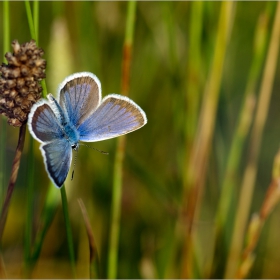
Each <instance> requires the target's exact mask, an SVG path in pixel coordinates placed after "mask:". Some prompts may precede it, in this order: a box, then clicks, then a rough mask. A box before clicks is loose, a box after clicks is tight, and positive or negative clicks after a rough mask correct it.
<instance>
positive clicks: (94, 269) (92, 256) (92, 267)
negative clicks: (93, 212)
mask: <svg viewBox="0 0 280 280" xmlns="http://www.w3.org/2000/svg"><path fill="white" fill-rule="evenodd" d="M78 203H79V206H80V208H81V212H82V215H83V218H84V223H85V227H86V231H87V235H88V243H89V277H90V279H93V278H100V270H99V258H98V253H97V248H96V244H95V240H94V236H93V232H92V229H91V226H90V221H89V217H88V213H87V210H86V207H85V205H84V203H83V200H82V199H81V198H79V199H78Z"/></svg>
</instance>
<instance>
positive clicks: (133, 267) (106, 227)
mask: <svg viewBox="0 0 280 280" xmlns="http://www.w3.org/2000/svg"><path fill="white" fill-rule="evenodd" d="M227 5H229V6H227ZM277 5H278V4H277V2H267V1H266V2H261V1H258V2H230V4H229V3H228V4H225V3H223V2H211V1H207V2H185V1H181V2H159V1H156V2H144V1H143V2H142V1H140V2H138V3H137V5H136V17H135V29H134V37H133V38H134V41H133V45H132V60H131V72H130V90H129V96H130V98H132V99H133V100H134V101H135V102H136V103H137V104H138V105H139V106H140V107H141V108H142V109H143V110H144V111H145V112H146V114H147V118H148V123H147V125H146V126H144V127H143V128H141V129H140V130H137V131H135V132H133V133H131V134H129V135H127V138H126V149H125V159H124V168H123V187H122V200H121V221H120V238H119V253H118V266H117V269H118V274H117V276H118V278H180V277H192V278H209V277H215V278H224V277H226V276H229V275H230V276H231V278H233V277H234V276H235V274H227V273H226V267H227V264H228V262H231V259H230V258H229V256H230V250H231V249H230V248H231V244H232V243H231V242H232V236H233V232H234V224H235V222H236V219H237V217H238V215H237V213H238V209H239V207H240V204H239V203H240V196H243V198H244V194H243V193H242V185H243V184H242V182H243V177H244V174H245V170H246V168H247V167H248V162H249V160H250V151H251V148H252V146H254V143H255V141H260V146H259V148H258V149H257V156H256V158H255V160H254V164H255V167H256V169H255V171H256V179H255V181H254V182H253V187H252V189H253V190H252V194H249V195H248V194H247V195H248V200H247V201H248V204H247V205H246V207H248V211H249V212H248V215H247V216H246V214H244V215H245V216H244V217H245V230H247V228H248V225H249V221H250V219H251V217H252V214H253V213H257V212H258V211H260V209H261V207H262V203H263V202H264V201H265V195H266V192H267V190H268V188H269V185H270V184H271V182H272V169H273V166H274V165H273V162H274V157H275V155H276V154H277V152H278V149H279V139H280V125H279V120H280V110H279V106H280V94H279V90H280V89H279V88H280V83H279V81H280V80H279V77H280V68H279V66H280V64H279V58H278V52H277V51H276V55H275V56H274V57H273V60H274V61H275V62H276V68H275V71H272V72H273V74H272V77H273V78H272V82H271V85H272V88H271V91H270V90H269V91H270V92H271V97H269V100H268V102H269V103H268V104H269V107H268V112H267V115H266V117H265V119H264V129H263V130H262V131H261V133H260V134H259V135H258V137H257V138H258V139H254V134H252V133H253V132H254V129H253V127H254V123H255V121H256V111H257V109H256V108H258V106H259V105H258V104H259V96H260V92H261V85H262V81H263V77H264V73H265V65H266V63H267V57H268V56H267V54H268V50H269V46H270V42H271V40H272V35H273V34H274V33H273V32H272V30H273V26H274V22H275V21H276V14H277ZM127 7H128V2H119V1H114V2H105V1H104V2H103V1H100V2H98V1H94V2H93V1H76V2H75V1H73V2H72V1H69V2H68V1H67V2H60V1H54V2H52V1H40V2H39V11H40V13H39V42H38V45H39V47H41V48H43V49H44V51H45V55H44V58H45V59H46V61H47V70H46V84H47V89H48V92H51V93H53V94H56V89H57V86H58V84H59V83H60V82H61V81H62V80H63V79H64V78H65V77H66V76H68V75H70V74H72V73H74V72H80V71H89V72H92V73H94V74H96V75H97V77H98V78H99V79H100V81H101V85H102V94H103V96H105V95H107V94H109V93H121V73H122V72H121V69H122V60H123V45H124V36H125V28H126V17H127ZM2 14H3V3H0V15H2ZM1 17H2V16H0V18H1ZM223 28H224V29H225V30H223ZM219 32H220V33H221V34H224V35H223V36H226V39H225V42H226V43H224V48H223V47H222V43H221V44H219V43H217V34H219ZM275 34H276V36H277V38H278V37H279V34H280V32H277V31H276V33H275ZM10 36H11V40H13V39H17V40H18V41H19V42H20V43H24V42H27V41H29V40H30V39H31V37H30V32H29V27H28V21H27V16H26V10H25V3H24V2H16V1H15V2H14V1H12V2H10ZM2 38H3V26H2V21H0V53H1V54H3V55H2V61H4V53H3V43H2V42H1V41H2ZM256 38H257V39H256ZM277 38H276V46H275V48H276V49H277V50H278V48H279V42H278V41H279V38H278V39H277ZM219 42H223V40H220V41H219ZM256 53H257V54H256ZM215 55H217V56H219V55H220V56H221V57H220V60H219V59H216V58H215ZM256 56H258V58H257V61H258V62H254V61H255V57H256ZM215 63H216V64H217V67H219V66H218V65H221V67H220V72H219V70H217V69H215ZM254 63H255V64H256V65H257V66H254V67H255V68H256V69H257V70H252V67H253V66H252V65H253V64H254ZM255 64H254V65H255ZM254 71H255V72H254ZM251 72H254V74H250V73H251ZM214 73H218V75H216V76H215V77H212V75H214ZM219 75H220V78H219ZM217 76H218V77H217ZM252 77H253V78H252ZM211 80H215V81H216V85H217V86H216V94H214V95H213V96H212V95H211V93H209V92H211V90H212V89H213V88H211V85H212V84H211V83H212V82H211ZM252 80H253V82H252V83H253V84H254V85H253V87H252V88H253V90H252V92H251V94H252V96H251V99H250V100H251V104H252V106H253V105H254V104H255V106H254V107H253V109H252V111H249V110H247V112H248V114H249V119H250V121H249V124H248V127H247V132H246V133H245V136H244V142H243V144H242V145H240V146H239V150H238V151H239V152H237V153H240V154H241V156H240V159H239V160H238V164H237V165H236V168H235V169H234V170H232V177H231V179H230V182H231V183H232V184H233V186H232V189H231V191H230V193H229V196H230V197H228V199H229V200H230V207H229V208H230V209H229V210H228V211H227V212H224V213H226V219H225V222H224V224H223V226H222V229H221V233H219V234H221V235H219V234H218V233H217V231H215V229H216V227H217V224H218V227H219V225H220V224H219V222H217V216H219V214H221V213H222V212H223V211H224V209H223V207H220V206H219V205H220V203H221V199H222V189H223V186H224V184H223V182H224V178H225V172H226V166H227V161H228V159H229V154H230V149H231V145H232V143H233V139H234V137H235V135H236V127H237V126H238V123H239V118H240V117H239V116H240V112H241V109H242V106H243V103H244V100H245V92H246V88H247V87H248V83H249V82H251V81H252ZM214 83H215V82H214ZM268 88H269V87H268ZM214 91H215V90H214ZM269 94H270V93H268V95H269ZM210 95H211V96H212V97H211V98H212V99H211V98H210V99H207V96H210ZM207 102H208V103H209V102H210V103H211V102H213V104H216V105H213V104H212V105H213V106H212V107H211V106H210V108H212V110H210V111H206V113H205V111H204V109H203V108H204V105H205V103H207ZM252 106H251V107H252ZM251 107H250V106H249V108H251ZM264 110H265V109H264ZM203 114H206V117H204V120H207V118H209V120H213V124H211V121H209V124H208V125H206V127H208V128H209V129H210V136H209V137H207V136H201V135H204V134H203V133H202V134H201V130H202V129H201V127H203V126H201V121H199V119H200V120H201V119H203V117H202V115H203ZM207 114H209V116H207ZM1 129H3V124H2V127H1ZM6 129H7V135H8V136H7V139H8V140H7V143H6V147H5V150H4V151H5V165H4V166H1V167H0V168H1V172H3V173H4V183H1V185H0V186H1V197H0V200H1V202H2V201H3V200H4V197H5V192H6V186H7V184H8V179H9V175H10V170H11V166H12V161H13V157H14V151H15V148H16V144H17V136H18V129H16V128H13V127H7V128H6ZM252 135H253V136H252ZM199 137H200V138H199ZM203 137H204V138H203ZM203 139H204V140H205V139H206V141H207V143H208V146H207V149H206V151H204V150H203V147H202V146H201V149H200V143H203V141H204V140H203ZM29 141H30V135H29V133H27V137H26V143H25V149H24V154H23V157H22V162H21V166H20V171H19V176H18V180H17V184H16V188H15V191H14V193H13V198H12V202H11V205H10V208H9V215H8V220H7V224H6V227H5V232H4V236H3V239H2V242H1V259H2V266H1V267H2V268H1V269H2V270H4V271H5V273H6V276H7V277H9V278H21V277H23V270H24V251H23V248H24V232H25V224H26V207H27V192H26V185H27V174H28V172H29V162H28V152H29V151H28V147H29ZM116 143H117V142H116V140H115V139H111V140H107V141H102V142H97V143H92V144H91V146H92V147H95V148H97V149H100V150H103V151H106V152H109V155H108V156H106V155H103V154H101V153H99V152H96V151H93V150H90V149H88V148H86V147H81V148H80V149H79V152H78V157H77V162H76V166H75V175H74V180H73V181H71V180H70V178H67V181H66V183H65V186H66V192H67V195H68V206H69V213H70V221H71V226H72V230H73V238H74V249H75V257H76V267H77V276H78V277H79V278H87V277H89V249H88V239H87V233H86V229H85V225H84V222H83V218H82V214H81V211H80V208H79V205H78V202H77V199H78V198H81V199H82V200H83V202H84V204H85V207H86V209H87V211H88V215H89V219H90V224H91V228H92V231H93V234H94V238H95V242H96V248H97V251H98V255H99V261H100V271H101V277H103V278H106V277H107V267H108V266H107V260H108V250H109V235H110V229H111V226H110V222H111V205H112V184H113V176H114V160H115V151H116ZM201 145H203V144H201ZM195 149H197V150H196V151H198V152H197V153H198V154H200V153H202V156H201V159H202V161H203V163H204V164H205V167H204V168H203V167H201V163H199V162H198V163H197V164H196V163H195V161H193V160H192V156H193V155H194V153H193V152H192V151H194V150H195ZM34 157H35V159H34V160H35V175H34V185H35V186H34V194H33V218H34V219H33V229H34V230H33V235H34V236H33V238H35V236H36V232H37V231H38V228H39V227H40V220H41V218H42V209H43V207H44V205H45V201H46V197H47V193H48V189H49V188H50V186H49V179H48V177H47V174H46V172H45V169H44V165H43V160H42V156H41V154H40V151H39V144H38V143H35V148H34ZM194 157H195V155H194ZM202 165H203V164H202ZM71 170H72V169H71ZM193 173H194V174H197V173H198V174H201V175H196V176H197V177H196V178H197V181H198V182H200V181H201V183H198V184H200V186H199V187H198V193H199V195H198V196H194V197H193V196H192V195H193V193H195V192H193V190H195V189H196V185H195V184H192V183H191V182H192V181H191V179H190V178H192V174H193ZM200 176H201V177H200ZM68 177H71V176H68ZM200 178H201V180H200ZM55 195H56V196H57V197H58V199H60V193H59V190H57V194H55ZM277 195H278V194H277V193H276V194H275V195H273V196H275V197H276V198H278V197H277ZM246 199H247V197H245V200H246ZM192 202H193V203H194V205H195V206H194V208H191V206H189V205H192ZM189 207H190V208H189ZM192 209H195V214H194V215H193V216H192V217H191V218H190V220H189V215H188V214H189V213H193V211H192ZM239 210H240V209H239ZM271 210H273V211H271V212H269V215H267V216H266V217H265V220H264V225H263V228H262V230H261V231H260V236H259V240H258V241H257V244H256V248H254V249H253V250H252V253H253V254H252V255H250V256H251V258H250V260H249V261H247V263H246V264H247V265H249V267H250V269H247V270H248V271H247V272H246V273H245V274H244V275H245V276H244V277H249V278H280V269H279V262H280V245H279V236H280V235H279V232H280V219H279V216H280V208H279V205H277V204H275V205H273V207H272V209H271ZM184 211H186V213H187V214H186V215H184V213H185V212H184ZM189 224H191V225H192V228H191V230H189V227H188V225H189ZM189 232H191V233H190V234H189ZM221 236H222V237H221ZM220 237H221V238H220ZM250 238H251V239H252V237H250V236H249V237H248V235H246V234H245V233H243V234H241V238H240V240H239V242H240V244H241V249H242V250H241V252H240V253H239V255H237V256H236V257H235V260H233V261H235V262H237V263H238V264H239V263H242V262H241V256H242V251H243V250H244V248H245V246H246V242H247V241H248V239H249V240H250ZM190 240H191V241H190ZM189 244H192V245H191V246H189ZM217 244H218V245H217ZM219 245H220V247H219ZM253 256H254V257H253ZM237 266H238V265H237ZM245 270H246V269H245ZM186 271H187V272H186ZM2 272H3V271H2ZM30 277H34V278H71V277H72V274H71V269H70V263H69V254H68V247H67V242H66V231H65V223H64V218H63V213H62V209H61V205H60V203H59V204H58V207H57V210H56V212H55V215H54V217H53V220H52V222H51V224H50V227H49V228H48V230H47V233H46V236H45V238H44V242H43V247H42V250H41V252H40V256H39V259H38V261H37V262H36V265H35V267H34V269H33V271H32V273H31V275H30Z"/></svg>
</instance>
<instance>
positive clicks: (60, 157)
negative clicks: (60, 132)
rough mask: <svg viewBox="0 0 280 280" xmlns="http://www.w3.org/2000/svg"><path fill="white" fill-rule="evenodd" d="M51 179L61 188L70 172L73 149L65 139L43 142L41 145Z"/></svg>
mask: <svg viewBox="0 0 280 280" xmlns="http://www.w3.org/2000/svg"><path fill="white" fill-rule="evenodd" d="M40 149H41V151H42V155H43V158H44V162H45V166H46V169H47V172H48V175H49V177H50V179H51V180H52V181H53V183H54V184H55V185H56V186H57V187H58V188H60V187H61V186H62V185H63V183H64V181H65V179H66V177H67V174H68V172H69V169H70V165H71V161H72V149H71V146H70V144H69V142H68V141H67V140H66V139H65V138H62V139H56V140H54V141H53V142H50V143H46V144H42V145H41V147H40Z"/></svg>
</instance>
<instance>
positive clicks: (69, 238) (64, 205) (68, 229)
mask: <svg viewBox="0 0 280 280" xmlns="http://www.w3.org/2000/svg"><path fill="white" fill-rule="evenodd" d="M60 194H61V202H62V209H63V215H64V221H65V228H66V236H67V243H68V249H69V256H70V263H71V268H72V274H73V277H74V278H77V277H76V268H75V254H74V247H73V237H72V229H71V224H70V219H69V211H68V204H67V197H66V191H65V185H63V186H62V187H61V188H60Z"/></svg>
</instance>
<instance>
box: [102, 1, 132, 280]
mask: <svg viewBox="0 0 280 280" xmlns="http://www.w3.org/2000/svg"><path fill="white" fill-rule="evenodd" d="M135 14H136V1H129V2H128V11H127V20H126V34H125V41H124V47H123V64H122V94H124V95H128V91H129V76H130V75H129V74H130V64H131V48H132V44H133V33H134V26H135V25H134V23H135ZM124 150H125V136H122V137H120V138H118V141H117V151H116V156H115V163H114V178H113V200H112V208H111V233H110V244H109V256H108V272H107V275H108V278H116V277H117V262H118V243H119V234H120V216H121V197H122V169H123V159H124Z"/></svg>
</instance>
